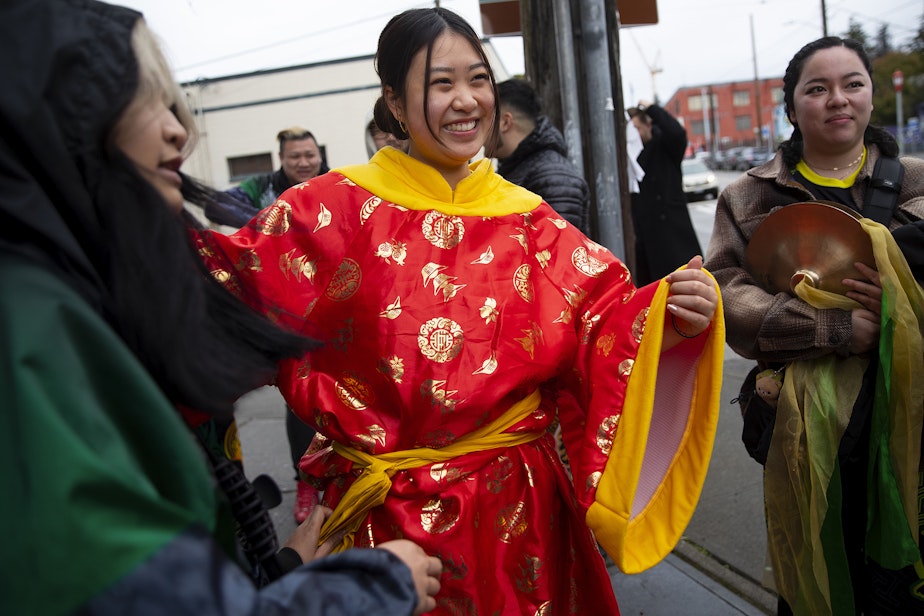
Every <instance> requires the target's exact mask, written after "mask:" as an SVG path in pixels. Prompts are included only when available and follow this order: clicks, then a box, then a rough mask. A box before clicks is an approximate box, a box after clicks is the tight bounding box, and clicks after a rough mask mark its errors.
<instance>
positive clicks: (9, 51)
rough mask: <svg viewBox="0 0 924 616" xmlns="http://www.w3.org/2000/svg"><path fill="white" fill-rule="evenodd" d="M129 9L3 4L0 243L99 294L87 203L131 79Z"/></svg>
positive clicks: (70, 2)
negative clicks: (109, 132)
mask: <svg viewBox="0 0 924 616" xmlns="http://www.w3.org/2000/svg"><path fill="white" fill-rule="evenodd" d="M140 17H141V15H140V14H139V13H137V12H136V11H132V10H130V9H126V8H123V7H116V6H112V5H107V4H103V3H100V2H92V1H89V0H5V1H4V2H2V3H0V75H3V87H2V88H0V249H3V250H12V251H15V252H18V253H21V254H25V255H28V256H29V257H30V258H32V259H34V260H37V261H40V262H42V263H43V264H45V265H46V266H47V267H50V268H52V269H54V270H56V271H57V272H58V273H59V275H62V276H64V277H65V278H66V279H67V281H68V282H69V283H70V284H71V285H72V286H74V287H75V288H76V289H77V290H78V291H79V292H80V293H81V294H82V295H84V297H86V298H87V299H88V300H89V301H91V303H94V304H96V305H98V304H99V303H100V296H101V294H102V293H103V291H102V288H103V285H102V282H101V280H100V273H99V266H100V262H101V260H104V259H105V257H104V256H103V255H101V254H98V252H99V251H100V248H99V247H100V246H104V245H105V242H104V241H103V237H104V232H103V229H102V226H101V223H100V220H99V216H98V212H97V211H96V209H95V206H94V195H95V193H96V191H97V189H98V185H99V182H100V176H101V174H102V169H103V160H104V156H105V143H104V140H105V135H106V134H107V131H108V129H109V128H110V127H111V125H112V124H113V123H114V121H115V119H116V118H117V117H118V115H119V113H120V112H121V110H122V109H124V108H125V106H126V105H127V104H128V103H129V101H130V100H131V97H132V95H133V93H134V91H135V90H136V87H137V82H138V70H137V64H136V61H135V59H134V54H133V53H132V49H131V33H132V29H133V27H134V25H135V22H136V21H137V20H138V19H139V18H140Z"/></svg>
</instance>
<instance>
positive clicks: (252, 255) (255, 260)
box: [234, 249, 263, 272]
mask: <svg viewBox="0 0 924 616" xmlns="http://www.w3.org/2000/svg"><path fill="white" fill-rule="evenodd" d="M234 268H235V269H236V270H237V271H239V272H243V271H245V270H247V271H250V272H262V271H263V262H262V261H261V260H260V255H258V254H257V251H256V250H253V249H251V250H245V251H244V252H242V253H241V256H240V258H239V259H238V260H237V263H235V264H234Z"/></svg>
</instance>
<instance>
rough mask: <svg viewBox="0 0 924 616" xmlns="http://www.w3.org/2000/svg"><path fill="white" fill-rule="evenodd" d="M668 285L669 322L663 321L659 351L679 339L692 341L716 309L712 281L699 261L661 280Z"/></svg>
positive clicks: (700, 258)
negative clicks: (661, 345)
mask: <svg viewBox="0 0 924 616" xmlns="http://www.w3.org/2000/svg"><path fill="white" fill-rule="evenodd" d="M665 281H667V283H668V284H670V294H669V295H668V298H667V309H668V314H669V315H670V319H669V320H670V321H672V322H671V323H667V320H666V321H665V327H664V334H665V338H664V343H663V348H670V347H672V346H674V345H675V344H677V343H678V342H680V340H681V339H682V338H694V337H696V336H698V335H700V334H701V333H703V332H704V331H706V329H707V328H708V327H709V324H710V323H712V318H713V316H715V310H716V306H718V292H717V291H716V284H715V281H714V280H713V279H712V278H711V277H710V276H709V275H708V274H707V273H706V272H704V271H703V258H702V257H701V256H699V255H697V256H695V257H693V258H692V259H690V262H689V263H687V266H686V268H685V269H681V270H677V271H675V272H671V273H670V274H668V275H667V276H666V277H665Z"/></svg>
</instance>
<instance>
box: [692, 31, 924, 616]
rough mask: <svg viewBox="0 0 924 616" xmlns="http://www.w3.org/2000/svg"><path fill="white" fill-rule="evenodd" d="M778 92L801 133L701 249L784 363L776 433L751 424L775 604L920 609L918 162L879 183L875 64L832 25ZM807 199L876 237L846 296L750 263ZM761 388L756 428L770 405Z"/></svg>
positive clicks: (748, 352)
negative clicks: (776, 285)
mask: <svg viewBox="0 0 924 616" xmlns="http://www.w3.org/2000/svg"><path fill="white" fill-rule="evenodd" d="M783 90H784V103H785V108H786V113H787V116H788V118H789V120H790V121H791V122H792V124H793V127H794V132H793V134H792V137H791V138H790V139H789V140H788V141H786V142H784V143H783V144H782V145H781V146H780V149H779V151H778V152H777V153H776V156H775V157H774V158H773V159H772V160H771V161H769V162H768V163H766V164H764V165H762V166H760V167H757V168H754V169H752V170H750V171H748V172H747V173H746V174H745V175H744V176H742V177H741V178H740V179H739V180H737V181H736V182H734V183H732V184H731V185H729V186H728V187H727V188H726V189H725V191H723V193H722V195H721V196H720V197H719V200H718V204H717V208H716V217H715V227H714V231H713V235H712V240H711V244H710V246H709V250H708V251H707V258H706V267H708V268H709V270H710V271H712V272H713V273H714V274H715V277H716V279H717V280H718V282H719V285H720V288H721V289H722V293H723V297H724V302H725V317H726V320H727V323H728V342H729V344H730V345H731V347H732V348H733V349H734V350H735V351H737V352H738V353H739V354H741V355H743V356H745V357H748V358H751V359H755V360H757V361H758V364H759V368H758V370H764V369H770V370H771V372H773V373H774V374H775V375H776V377H777V382H779V376H780V375H782V383H781V385H780V386H779V390H780V391H779V394H778V398H777V399H776V400H774V401H773V404H774V405H775V409H774V408H773V406H771V405H764V407H763V408H764V409H765V415H764V416H763V420H764V423H765V424H766V425H768V427H767V428H766V430H765V431H764V434H763V435H761V436H763V437H764V439H763V443H765V444H766V443H769V446H768V447H764V448H763V449H760V447H758V446H757V445H756V442H750V443H749V442H748V435H747V434H745V443H746V445H748V446H749V453H751V454H752V456H753V457H755V459H758V460H759V461H762V462H764V461H765V463H766V464H765V474H764V495H765V504H766V512H767V529H768V550H769V554H770V562H771V564H772V568H773V574H774V583H775V586H776V590H777V591H778V592H779V594H780V601H779V610H778V613H779V614H792V613H795V614H813V615H817V614H848V613H849V614H854V613H857V614H860V613H864V614H904V615H907V614H924V595H921V594H915V593H914V592H913V589H914V588H916V587H918V586H920V585H922V584H924V582H921V581H920V580H921V578H922V577H924V575H922V573H924V568H922V566H921V556H920V550H919V547H918V543H919V542H918V537H919V528H918V509H919V507H918V467H919V463H920V453H921V414H922V408H924V406H922V400H924V387H922V386H921V385H919V384H915V383H914V375H915V373H916V372H917V373H920V370H921V369H922V352H921V348H922V346H921V323H922V315H924V308H922V304H924V300H922V295H921V291H920V287H919V286H918V284H917V283H916V281H915V280H914V277H913V274H912V270H911V269H909V267H908V263H907V262H906V259H905V256H903V254H902V253H903V252H904V253H906V255H913V253H914V252H915V251H917V249H914V248H911V247H910V244H908V243H906V242H904V241H902V240H901V239H899V241H898V242H896V239H898V238H901V235H902V234H901V232H900V233H899V234H897V235H896V237H894V238H893V236H892V233H891V231H894V230H896V229H899V228H901V227H902V226H904V225H908V223H914V222H915V221H919V220H920V219H921V218H924V161H922V160H919V159H915V158H902V159H901V160H900V163H901V168H903V171H904V178H903V180H901V185H900V190H898V191H897V192H892V193H890V192H889V191H880V190H876V191H873V190H872V188H871V186H872V185H873V179H874V171H875V170H876V169H877V161H879V160H880V159H886V160H889V159H893V160H894V159H895V157H896V156H897V154H898V147H897V145H896V143H895V140H894V139H893V138H892V137H891V135H890V134H889V133H887V132H886V131H885V130H883V129H881V128H877V127H875V126H870V124H869V121H870V115H871V112H872V109H873V80H872V69H871V65H870V61H869V58H868V57H867V55H866V52H865V51H864V50H863V48H862V46H860V45H859V44H858V43H856V42H854V41H850V40H843V39H840V38H838V37H824V38H821V39H818V40H816V41H813V42H811V43H809V44H807V45H805V46H804V47H803V48H802V49H800V50H799V51H798V52H797V53H796V54H795V56H794V57H793V58H792V60H791V61H790V63H789V66H788V68H787V69H786V74H785V76H784V78H783ZM883 166H884V167H885V166H887V165H885V164H884V165H883ZM896 167H898V166H897V165H896ZM871 196H875V199H876V202H878V201H881V200H884V202H885V203H886V209H885V210H882V211H883V212H884V214H880V215H877V214H875V212H874V206H875V204H876V202H871V201H869V198H870V197H871ZM807 201H829V202H835V203H837V204H839V205H840V206H842V207H843V208H845V209H848V210H850V211H852V212H853V213H854V214H855V215H856V218H857V222H856V224H857V225H860V226H861V227H862V229H863V230H864V231H865V232H866V233H867V234H868V235H869V238H870V242H871V245H872V251H873V254H874V255H875V259H874V260H875V263H866V264H864V263H860V262H857V263H854V266H855V268H856V271H857V272H858V275H857V276H856V277H853V278H846V279H844V280H840V281H837V282H838V283H839V284H840V285H842V287H843V289H845V292H844V293H843V294H837V293H832V292H827V291H824V290H821V289H815V288H812V287H811V286H810V285H809V284H807V283H800V284H799V285H797V286H794V288H793V289H786V290H784V291H780V292H774V291H773V290H768V289H765V288H763V287H762V286H761V285H760V284H759V283H758V281H759V280H760V279H761V276H760V273H759V272H756V271H751V269H749V267H748V263H749V262H748V245H749V242H750V241H751V239H752V237H753V236H754V234H755V231H756V230H757V229H758V227H759V226H760V224H761V223H762V222H763V221H764V220H765V219H766V218H767V217H768V216H770V215H771V214H773V213H774V212H776V211H778V210H780V209H781V208H784V207H786V206H789V205H792V204H796V203H799V202H807ZM891 202H894V209H892V210H891V211H890V210H889V209H888V208H889V207H890V206H891V205H892V203H891ZM834 214H840V213H839V212H834ZM870 219H872V220H870ZM873 220H876V221H878V222H873ZM878 223H881V224H878ZM801 231H802V232H804V229H803V230H801ZM825 231H826V232H830V231H829V230H827V229H826V230H825ZM788 232H789V233H799V232H800V229H798V228H795V229H791V230H789V231H788ZM819 246H821V244H820V243H819ZM871 265H875V267H870V266H871ZM914 265H915V264H914V263H913V262H912V266H914ZM752 269H753V268H752ZM752 389H753V388H752ZM746 393H748V392H744V391H742V394H743V396H742V398H744V394H746ZM764 393H766V392H764ZM754 400H757V402H756V403H753V404H750V405H748V406H747V408H746V409H745V414H746V418H745V422H746V425H748V422H749V421H753V420H754V419H753V415H752V414H753V413H754V412H756V411H754V409H755V408H757V407H758V406H759V403H760V401H759V399H758V398H754ZM771 434H772V438H770V435H771ZM757 450H760V451H757ZM896 588H897V589H900V590H893V589H896Z"/></svg>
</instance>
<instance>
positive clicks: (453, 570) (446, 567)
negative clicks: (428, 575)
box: [437, 552, 474, 613]
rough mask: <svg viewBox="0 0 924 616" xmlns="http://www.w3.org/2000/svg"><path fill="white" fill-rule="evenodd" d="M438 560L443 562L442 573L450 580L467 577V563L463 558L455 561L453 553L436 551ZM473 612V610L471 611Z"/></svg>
mask: <svg viewBox="0 0 924 616" xmlns="http://www.w3.org/2000/svg"><path fill="white" fill-rule="evenodd" d="M437 556H439V559H440V561H441V562H442V563H443V575H444V576H445V577H446V578H448V579H450V580H464V579H465V578H467V577H468V565H466V564H465V561H464V560H460V561H459V562H456V559H455V557H454V555H452V554H444V553H443V552H438V553H437ZM472 613H474V612H472Z"/></svg>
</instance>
